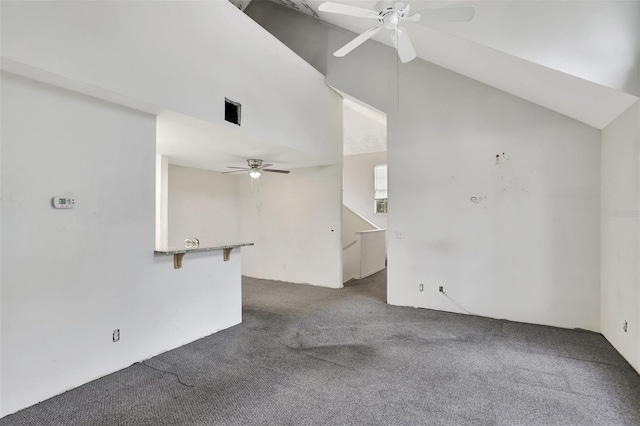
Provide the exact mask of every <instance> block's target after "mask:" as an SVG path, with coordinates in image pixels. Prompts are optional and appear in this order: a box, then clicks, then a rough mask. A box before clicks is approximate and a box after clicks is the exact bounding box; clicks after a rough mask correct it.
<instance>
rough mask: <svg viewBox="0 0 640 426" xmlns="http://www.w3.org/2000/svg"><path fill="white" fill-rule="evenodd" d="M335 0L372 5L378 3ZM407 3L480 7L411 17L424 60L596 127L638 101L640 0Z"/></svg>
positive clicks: (332, 17)
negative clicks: (426, 22) (452, 14)
mask: <svg viewBox="0 0 640 426" xmlns="http://www.w3.org/2000/svg"><path fill="white" fill-rule="evenodd" d="M234 1H242V0H234ZM253 1H254V2H257V1H266V0H253ZM270 1H273V2H275V3H278V4H282V5H284V6H287V7H289V8H292V9H295V10H297V11H299V12H301V13H305V14H307V15H310V16H314V17H317V18H318V19H321V20H322V21H325V22H327V23H330V24H333V25H337V26H339V27H342V28H344V29H347V30H349V31H352V32H354V33H358V34H359V33H361V32H363V31H364V30H366V29H367V28H369V27H371V26H373V25H372V22H371V21H370V20H367V19H359V18H352V17H344V16H340V15H336V14H330V13H325V12H319V11H318V6H319V5H320V4H321V3H322V2H323V1H322V0H270ZM333 1H335V2H338V3H343V4H347V5H352V6H357V7H363V8H369V9H375V8H376V4H377V3H378V2H377V1H376V0H333ZM409 4H410V6H411V8H412V10H420V9H429V8H437V7H444V6H452V5H473V6H474V7H475V9H476V14H475V17H474V19H473V20H472V21H471V22H466V23H440V24H432V25H430V26H429V27H426V26H422V25H418V24H415V23H411V22H407V23H406V25H405V27H406V28H407V31H408V32H409V34H410V37H411V40H412V42H413V44H414V47H415V49H416V52H417V54H418V57H419V58H421V59H424V60H426V61H429V62H432V63H435V64H437V65H440V66H443V67H445V68H447V69H450V70H452V71H454V72H457V73H460V74H462V75H465V76H467V77H470V78H473V79H474V80H478V81H480V82H482V83H485V84H488V85H491V86H493V87H496V88H498V89H500V90H503V91H505V92H507V93H511V94H513V95H516V96H519V97H521V98H523V99H526V100H529V101H531V102H534V103H536V104H539V105H541V106H544V107H546V108H549V109H551V110H554V111H556V112H559V113H561V114H564V115H567V116H569V117H572V118H575V119H577V120H579V121H582V122H584V123H586V124H589V125H591V126H593V127H596V128H599V129H602V128H603V127H605V126H606V125H607V124H608V123H609V122H611V121H612V120H613V119H615V118H616V117H617V116H618V115H619V114H620V113H622V112H623V111H625V110H626V109H627V108H628V107H629V106H631V105H632V104H633V103H634V102H636V101H637V100H638V96H639V95H640V1H638V0H630V1H616V0H610V1H609V0H603V1H577V0H573V1H519V0H510V1H504V0H503V1H483V0H479V1H473V2H451V1H425V0H412V1H410V2H409ZM245 7H246V5H245ZM374 24H375V22H374ZM374 40H376V41H378V42H381V43H384V44H386V45H388V46H391V45H392V43H391V40H390V37H389V34H388V32H387V31H380V32H379V33H378V34H377V35H376V36H375V37H374Z"/></svg>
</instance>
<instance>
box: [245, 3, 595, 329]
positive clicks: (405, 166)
mask: <svg viewBox="0 0 640 426" xmlns="http://www.w3.org/2000/svg"><path fill="white" fill-rule="evenodd" d="M261 6H262V7H263V8H268V6H267V5H264V4H263V5H261ZM253 7H254V6H253V5H251V6H249V8H248V9H247V11H248V12H250V11H251V9H252V8H253ZM275 7H276V6H273V8H275ZM278 11H279V12H280V11H281V12H282V13H279V17H278V21H277V25H276V24H273V23H272V22H271V21H269V17H270V14H269V13H262V12H260V13H258V14H257V15H254V18H256V19H264V20H260V23H261V24H262V25H264V26H265V27H266V28H268V29H269V30H270V31H272V32H273V33H274V34H276V35H277V36H278V38H280V39H281V40H283V41H284V42H285V43H286V44H289V43H290V42H291V44H292V45H295V46H296V49H298V50H297V53H298V54H300V55H301V56H303V57H304V58H306V59H307V60H309V61H312V62H313V63H314V64H315V63H316V62H314V61H318V58H321V57H324V58H325V59H326V61H325V62H324V63H320V64H319V65H318V64H316V67H318V68H320V67H323V68H324V69H326V73H327V83H328V84H330V85H331V86H333V87H336V88H337V89H339V90H342V91H344V92H346V93H348V94H349V95H351V96H353V97H355V98H357V99H360V100H362V101H363V102H366V103H367V104H370V105H372V106H373V107H375V108H377V109H380V110H382V111H383V112H386V113H387V123H388V144H387V145H388V152H387V155H388V161H387V164H388V167H389V213H388V215H387V220H388V232H389V235H390V238H389V242H388V248H387V249H388V265H389V271H388V301H389V303H392V304H398V305H409V306H420V307H425V308H433V309H441V310H450V311H460V309H459V308H458V307H457V306H456V305H454V304H453V303H451V302H450V301H449V300H448V299H447V298H446V297H444V296H442V295H440V294H439V293H438V291H437V289H438V285H444V286H445V290H446V291H447V293H448V294H449V295H450V296H451V297H452V298H454V299H455V300H456V301H457V302H458V303H459V304H461V305H462V306H464V307H466V308H467V309H468V310H470V311H472V312H476V313H478V314H480V315H485V316H490V317H498V318H507V319H512V320H517V321H525V322H532V323H541V324H548V325H555V326H561V327H569V328H572V327H581V328H585V329H590V330H595V331H598V330H599V328H600V306H599V275H600V271H599V251H600V248H599V244H600V237H599V227H600V224H599V220H600V219H599V206H600V200H599V198H600V189H599V188H600V132H599V131H597V130H595V129H593V128H591V127H589V126H586V125H584V124H581V123H579V122H577V121H574V120H572V119H569V118H567V117H565V116H562V115H560V114H557V113H553V112H551V111H549V110H547V109H545V108H542V107H539V106H536V105H534V104H532V103H529V102H526V101H524V100H522V99H519V98H516V97H514V96H511V95H508V94H506V93H504V92H501V91H499V90H496V89H493V88H491V87H488V86H486V85H483V84H480V83H478V82H475V81H473V80H470V79H467V78H464V77H462V76H460V75H458V74H455V73H452V72H450V71H447V70H445V69H442V68H439V67H437V66H433V65H430V64H428V63H426V62H424V61H420V60H416V61H413V62H410V63H408V64H404V65H401V66H400V67H399V70H400V74H399V84H400V88H401V92H400V96H399V103H398V95H397V93H396V91H395V89H396V86H395V82H396V78H397V75H396V54H395V52H394V51H393V50H392V49H390V48H387V47H385V46H382V45H380V44H378V43H373V42H371V43H365V44H364V45H362V46H360V47H358V49H356V50H354V51H353V52H352V53H350V54H349V55H347V56H346V57H345V58H342V59H340V58H334V57H333V56H332V55H331V53H332V52H333V51H334V50H335V49H337V48H338V47H340V46H341V45H342V44H344V43H345V42H347V41H348V40H349V39H350V38H352V37H353V34H349V33H347V32H346V31H341V30H339V29H336V28H334V27H330V26H327V25H323V24H322V23H320V22H315V23H312V22H310V21H312V20H310V18H309V19H307V18H308V17H304V16H300V14H296V13H295V12H289V11H284V10H283V9H282V8H278ZM271 15H273V14H271ZM297 19H306V20H307V23H308V24H309V25H308V27H307V31H308V32H307V33H306V34H300V33H299V32H296V31H295V28H296V26H295V25H292V26H289V25H282V23H283V22H284V21H288V20H291V21H295V20H297ZM274 22H275V21H274ZM299 37H306V38H308V39H318V40H324V41H323V42H318V43H316V44H313V43H309V44H308V45H306V46H301V45H300V44H299V43H298V44H296V43H295V42H294V41H293V40H296V39H297V38H299ZM325 41H326V43H325ZM319 49H320V50H322V49H324V56H323V55H322V54H321V53H320V52H319V51H318V50H319ZM320 62H321V61H320ZM522 78H523V81H522V84H523V85H524V84H527V80H526V76H523V77H522ZM381 82H388V84H384V83H381ZM392 83H393V84H392ZM503 153H504V155H503ZM497 154H499V155H500V161H499V162H498V163H496V155H497ZM471 197H477V199H478V200H480V202H479V203H477V204H476V203H473V202H471ZM394 231H401V232H402V233H403V234H404V236H405V238H404V239H393V235H394ZM419 283H424V284H425V286H426V290H425V292H423V293H418V285H419Z"/></svg>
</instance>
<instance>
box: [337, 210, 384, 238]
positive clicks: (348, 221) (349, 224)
mask: <svg viewBox="0 0 640 426" xmlns="http://www.w3.org/2000/svg"><path fill="white" fill-rule="evenodd" d="M371 229H378V228H376V226H375V225H374V224H372V223H371V222H368V221H367V220H366V219H364V218H363V217H362V216H360V215H358V214H357V213H356V212H354V211H353V210H351V209H350V208H348V207H346V206H342V247H346V246H347V245H349V244H351V243H352V242H353V241H354V240H355V239H356V233H357V232H358V231H368V230H371Z"/></svg>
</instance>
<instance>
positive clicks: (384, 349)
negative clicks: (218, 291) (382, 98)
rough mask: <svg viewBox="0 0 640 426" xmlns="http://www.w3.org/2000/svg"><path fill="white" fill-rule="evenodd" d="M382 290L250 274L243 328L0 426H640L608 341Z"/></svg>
mask: <svg viewBox="0 0 640 426" xmlns="http://www.w3.org/2000/svg"><path fill="white" fill-rule="evenodd" d="M385 281H386V276H385V271H383V272H381V273H378V274H376V275H374V276H372V277H370V278H367V279H364V280H361V281H355V282H354V283H353V284H351V285H348V286H347V287H345V288H344V289H342V290H331V289H325V288H318V287H311V286H303V285H293V284H287V283H280V282H271V281H263V280H255V279H248V278H245V279H244V280H243V291H244V296H243V299H244V322H243V324H241V325H239V326H236V327H233V328H231V329H229V330H225V331H223V332H220V333H217V334H214V335H212V336H209V337H206V338H204V339H201V340H198V341H196V342H194V343H191V344H189V345H186V346H183V347H181V348H178V349H175V350H173V351H170V352H167V353H164V354H162V355H159V356H157V357H155V358H153V359H151V360H148V361H146V363H147V364H148V365H149V366H145V365H140V364H134V365H133V366H131V367H129V368H127V369H125V370H122V371H119V372H117V373H115V374H112V375H109V376H107V377H104V378H102V379H100V380H96V381H94V382H91V383H88V384H86V385H84V386H82V387H80V388H78V389H75V390H73V391H70V392H67V393H65V394H63V395H60V396H58V397H55V398H52V399H50V400H48V401H45V402H43V403H40V404H38V405H36V406H34V407H31V408H29V409H26V410H23V411H21V412H19V413H17V414H14V415H12V416H8V417H5V418H4V419H2V420H0V425H2V426H10V425H154V426H158V425H374V424H378V425H452V426H461V425H473V426H482V425H505V426H507V425H508V426H514V425H562V426H567V425H580V426H588V425H606V426H612V425H633V426H637V425H639V424H640V376H638V374H636V372H635V371H634V370H633V369H632V368H631V367H630V366H629V365H628V364H627V363H626V362H625V361H624V359H623V358H622V357H621V356H620V355H619V354H618V353H617V352H616V351H615V350H614V349H613V348H612V347H611V345H609V344H608V343H607V341H606V340H605V339H604V338H603V337H602V336H601V335H599V334H596V333H590V332H583V331H574V330H564V329H558V328H552V327H543V326H535V325H527V324H520V323H513V322H508V321H499V320H492V319H486V318H478V317H472V316H465V315H456V314H448V313H443V312H434V311H428V310H422V309H412V308H400V307H393V306H388V305H386V304H384V300H385V295H386V289H385ZM150 366H152V367H155V368H157V369H161V370H166V371H170V372H173V373H175V374H177V375H179V378H180V380H182V382H184V383H185V384H187V385H191V386H193V387H189V386H185V385H183V384H181V383H180V382H179V381H178V377H177V376H176V375H173V374H169V373H163V372H160V371H157V370H155V369H153V368H151V367H150Z"/></svg>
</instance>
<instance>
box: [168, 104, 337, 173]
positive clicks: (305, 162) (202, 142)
mask: <svg viewBox="0 0 640 426" xmlns="http://www.w3.org/2000/svg"><path fill="white" fill-rule="evenodd" d="M157 117H158V118H157V125H156V130H157V132H156V134H157V136H156V141H157V143H156V150H157V153H158V154H162V155H166V156H167V157H168V158H169V163H170V164H176V165H179V166H186V167H195V168H199V169H207V170H215V171H220V172H224V171H229V170H230V169H228V168H227V166H236V167H246V166H247V159H250V158H256V159H260V160H264V161H265V163H273V168H274V169H284V170H292V169H295V168H300V167H313V166H321V165H326V164H327V160H326V159H321V158H319V157H316V156H313V155H310V154H307V153H304V152H301V151H296V150H294V149H291V148H288V147H284V146H282V145H274V144H269V143H267V142H265V141H262V140H257V139H254V138H251V137H248V136H247V135H246V132H243V131H241V130H240V129H239V127H238V126H236V125H235V124H231V123H229V124H227V123H224V124H222V125H217V124H213V123H210V122H207V121H202V120H198V119H196V118H193V117H190V116H186V115H181V114H177V113H174V112H161V113H160V114H158V116H157ZM276 160H277V162H276Z"/></svg>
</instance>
